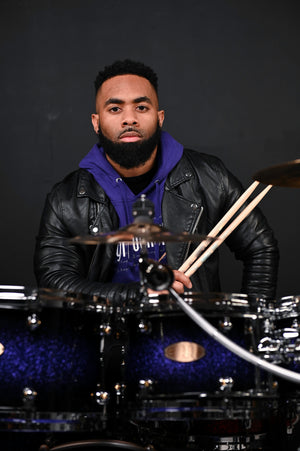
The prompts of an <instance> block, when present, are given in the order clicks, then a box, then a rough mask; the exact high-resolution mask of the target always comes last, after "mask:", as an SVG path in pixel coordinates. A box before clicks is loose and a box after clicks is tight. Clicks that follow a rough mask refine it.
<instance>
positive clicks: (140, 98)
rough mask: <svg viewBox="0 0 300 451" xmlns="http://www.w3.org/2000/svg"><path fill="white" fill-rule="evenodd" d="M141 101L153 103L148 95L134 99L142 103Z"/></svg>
mask: <svg viewBox="0 0 300 451" xmlns="http://www.w3.org/2000/svg"><path fill="white" fill-rule="evenodd" d="M141 102H147V103H150V104H151V105H152V102H151V99H150V98H149V97H147V96H142V97H138V98H137V99H134V103H141Z"/></svg>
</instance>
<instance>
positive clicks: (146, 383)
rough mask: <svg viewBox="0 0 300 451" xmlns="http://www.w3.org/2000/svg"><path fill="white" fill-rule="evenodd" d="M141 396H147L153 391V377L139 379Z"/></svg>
mask: <svg viewBox="0 0 300 451" xmlns="http://www.w3.org/2000/svg"><path fill="white" fill-rule="evenodd" d="M139 389H140V390H139V397H140V398H146V397H147V396H148V395H149V394H150V393H152V391H153V380H152V379H140V380H139Z"/></svg>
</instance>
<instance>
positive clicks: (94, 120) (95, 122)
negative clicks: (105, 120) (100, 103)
mask: <svg viewBox="0 0 300 451" xmlns="http://www.w3.org/2000/svg"><path fill="white" fill-rule="evenodd" d="M91 120H92V124H93V127H94V130H95V133H97V135H98V131H99V114H96V113H93V114H92V115H91Z"/></svg>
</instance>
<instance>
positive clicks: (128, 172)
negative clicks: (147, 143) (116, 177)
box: [105, 147, 157, 177]
mask: <svg viewBox="0 0 300 451" xmlns="http://www.w3.org/2000/svg"><path fill="white" fill-rule="evenodd" d="M105 155H106V158H107V161H108V162H109V163H110V164H111V165H112V167H113V168H114V169H115V170H116V171H117V172H118V174H120V176H121V177H137V176H139V175H143V174H145V173H146V172H148V171H150V170H151V169H152V167H153V165H154V163H155V159H156V155H157V147H155V149H154V151H153V152H152V154H151V157H150V158H149V160H147V161H146V162H145V163H144V164H143V165H141V166H138V167H136V168H130V169H126V168H123V167H122V166H120V165H119V164H118V163H116V162H115V161H113V160H112V159H111V158H109V156H108V155H107V154H105Z"/></svg>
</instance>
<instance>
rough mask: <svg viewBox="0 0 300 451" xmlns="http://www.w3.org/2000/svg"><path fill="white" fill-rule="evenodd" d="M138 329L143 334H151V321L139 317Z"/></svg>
mask: <svg viewBox="0 0 300 451" xmlns="http://www.w3.org/2000/svg"><path fill="white" fill-rule="evenodd" d="M138 331H139V332H140V333H141V334H143V335H149V334H151V332H152V324H151V322H150V321H146V320H145V319H144V318H140V319H139V323H138Z"/></svg>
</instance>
